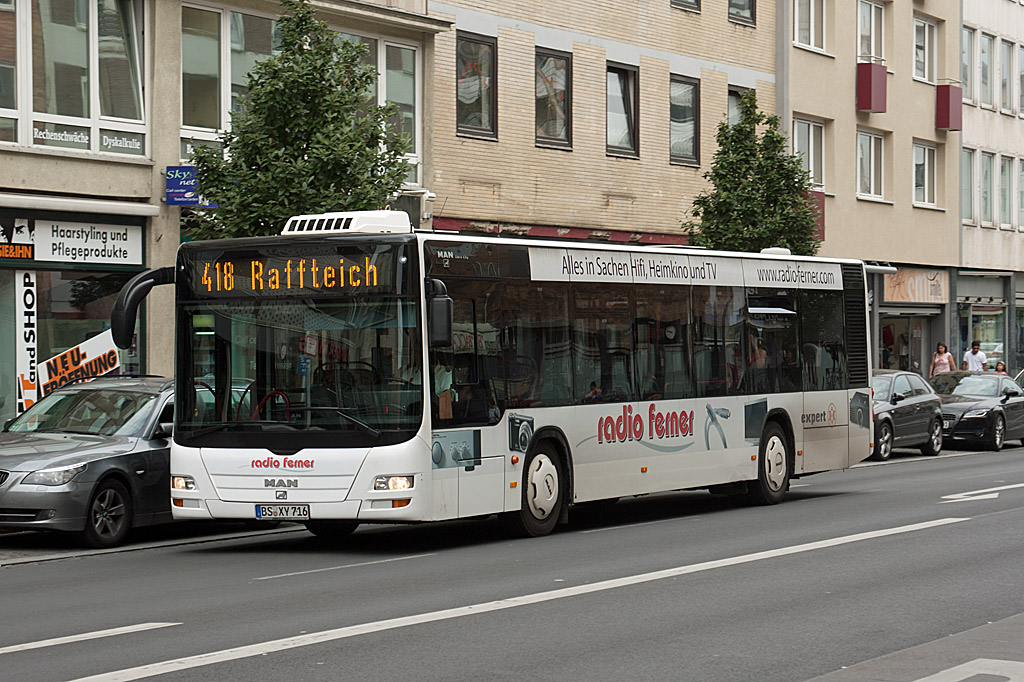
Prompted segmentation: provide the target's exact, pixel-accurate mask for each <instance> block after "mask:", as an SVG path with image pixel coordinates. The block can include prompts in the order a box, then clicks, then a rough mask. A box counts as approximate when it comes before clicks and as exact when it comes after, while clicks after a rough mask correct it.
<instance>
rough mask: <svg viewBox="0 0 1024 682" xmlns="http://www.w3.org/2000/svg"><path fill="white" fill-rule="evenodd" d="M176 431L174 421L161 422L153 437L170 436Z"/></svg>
mask: <svg viewBox="0 0 1024 682" xmlns="http://www.w3.org/2000/svg"><path fill="white" fill-rule="evenodd" d="M173 433H174V423H173V422H160V423H159V424H157V427H156V429H155V430H154V431H153V438H170V437H171V434H173Z"/></svg>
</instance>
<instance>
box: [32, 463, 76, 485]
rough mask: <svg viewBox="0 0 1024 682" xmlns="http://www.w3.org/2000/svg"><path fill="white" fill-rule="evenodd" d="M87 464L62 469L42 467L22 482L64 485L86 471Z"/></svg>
mask: <svg viewBox="0 0 1024 682" xmlns="http://www.w3.org/2000/svg"><path fill="white" fill-rule="evenodd" d="M87 466H88V465H87V464H79V465H77V466H73V467H63V468H61V469H40V470H39V471H33V472H32V473H31V474H29V475H28V476H26V477H25V480H23V481H22V483H24V484H26V485H64V484H65V483H70V482H71V479H73V478H74V477H75V476H77V475H78V474H80V473H82V472H83V471H85V469H86V467H87Z"/></svg>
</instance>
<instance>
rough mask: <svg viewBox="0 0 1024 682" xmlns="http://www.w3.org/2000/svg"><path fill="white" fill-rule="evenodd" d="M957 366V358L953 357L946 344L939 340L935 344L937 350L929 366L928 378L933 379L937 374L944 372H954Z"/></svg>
mask: <svg viewBox="0 0 1024 682" xmlns="http://www.w3.org/2000/svg"><path fill="white" fill-rule="evenodd" d="M955 368H956V360H954V359H953V354H952V353H950V352H949V349H948V348H947V347H946V344H944V343H942V342H941V341H939V343H938V344H937V345H936V346H935V352H934V353H933V354H932V364H931V366H930V367H929V368H928V378H929V379H931V378H932V377H933V376H935V375H936V374H942V373H943V372H952V371H953V370H954V369H955Z"/></svg>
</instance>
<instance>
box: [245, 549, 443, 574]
mask: <svg viewBox="0 0 1024 682" xmlns="http://www.w3.org/2000/svg"><path fill="white" fill-rule="evenodd" d="M428 556H437V554H436V553H435V554H413V555H410V556H399V557H394V558H393V559H380V560H378V561H363V562H361V563H358V564H345V565H343V566H328V567H327V568H314V569H311V570H309V571H296V572H294V573H281V574H280V575H265V576H263V577H262V578H253V580H273V579H274V578H290V577H292V576H293V575H308V574H309V573H323V572H324V571H340V570H341V569H343V568H356V567H358V566H373V565H374V564H387V563H391V562H392V561H405V560H406V559H422V558H423V557H428Z"/></svg>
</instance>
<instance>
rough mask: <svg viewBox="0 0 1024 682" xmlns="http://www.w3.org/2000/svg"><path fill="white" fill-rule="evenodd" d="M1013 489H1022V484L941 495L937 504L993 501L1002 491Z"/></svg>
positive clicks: (1023, 484) (1023, 486)
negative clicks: (940, 500)
mask: <svg viewBox="0 0 1024 682" xmlns="http://www.w3.org/2000/svg"><path fill="white" fill-rule="evenodd" d="M1014 488H1024V483H1014V484H1013V485H1002V486H999V487H998V488H985V489H984V490H972V491H970V492H968V493H956V494H954V495H943V496H942V502H939V504H949V503H950V502H974V501H975V500H994V499H996V498H997V497H999V493H1000V492H1002V491H1003V490H1012V489H1014Z"/></svg>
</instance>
